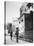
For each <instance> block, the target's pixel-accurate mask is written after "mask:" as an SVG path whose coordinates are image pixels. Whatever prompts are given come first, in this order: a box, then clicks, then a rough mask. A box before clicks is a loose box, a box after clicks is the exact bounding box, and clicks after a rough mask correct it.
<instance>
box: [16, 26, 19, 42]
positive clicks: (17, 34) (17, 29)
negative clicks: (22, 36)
mask: <svg viewBox="0 0 34 46" xmlns="http://www.w3.org/2000/svg"><path fill="white" fill-rule="evenodd" d="M18 36H19V28H18V27H17V28H16V42H17V43H18Z"/></svg>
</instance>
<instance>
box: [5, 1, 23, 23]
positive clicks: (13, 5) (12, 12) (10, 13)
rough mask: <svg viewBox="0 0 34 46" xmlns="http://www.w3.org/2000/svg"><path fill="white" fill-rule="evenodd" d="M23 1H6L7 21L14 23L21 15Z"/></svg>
mask: <svg viewBox="0 0 34 46" xmlns="http://www.w3.org/2000/svg"><path fill="white" fill-rule="evenodd" d="M21 5H22V2H6V23H12V20H16V18H18V17H19V16H20V7H21Z"/></svg>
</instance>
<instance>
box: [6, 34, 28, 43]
mask: <svg viewBox="0 0 34 46" xmlns="http://www.w3.org/2000/svg"><path fill="white" fill-rule="evenodd" d="M25 43H26V44H27V43H29V42H26V41H24V40H19V42H18V44H25ZM6 44H17V42H16V37H13V38H12V40H11V37H10V35H7V36H6Z"/></svg>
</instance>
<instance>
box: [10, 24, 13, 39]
mask: <svg viewBox="0 0 34 46" xmlns="http://www.w3.org/2000/svg"><path fill="white" fill-rule="evenodd" d="M12 34H13V32H12V24H10V36H11V40H12Z"/></svg>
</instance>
